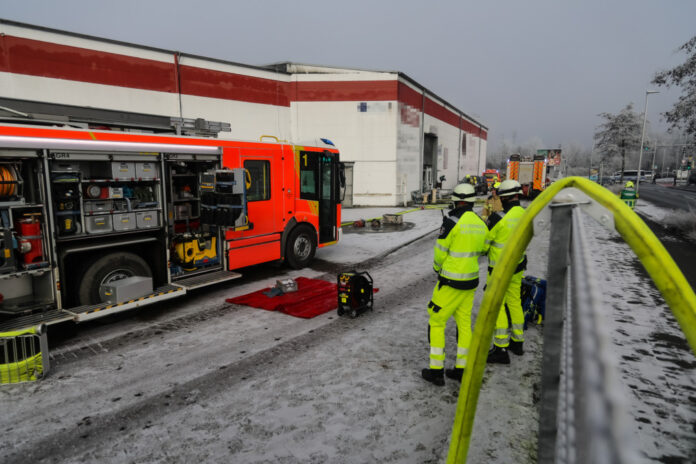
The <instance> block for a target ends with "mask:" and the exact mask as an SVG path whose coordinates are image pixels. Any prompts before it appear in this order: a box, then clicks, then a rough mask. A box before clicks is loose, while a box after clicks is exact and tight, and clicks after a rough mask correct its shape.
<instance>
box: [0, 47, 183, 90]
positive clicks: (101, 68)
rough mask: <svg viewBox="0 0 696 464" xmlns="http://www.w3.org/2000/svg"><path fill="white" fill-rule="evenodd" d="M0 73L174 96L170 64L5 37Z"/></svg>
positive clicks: (1, 49)
mask: <svg viewBox="0 0 696 464" xmlns="http://www.w3.org/2000/svg"><path fill="white" fill-rule="evenodd" d="M0 71H4V72H10V73H16V74H26V75H30V76H41V77H51V78H54V79H66V80H71V81H79V82H91V83H93V84H104V85H115V86H119V87H130V88H136V89H145V90H156V91H159V92H176V73H175V67H174V65H173V64H172V63H164V62H161V61H155V60H146V59H143V58H135V57H132V56H126V55H119V54H116V53H108V52H102V51H98V50H90V49H87V48H79V47H71V46H67V45H60V44H54V43H49V42H42V41H39V40H32V39H25V38H21V37H13V36H8V35H5V36H2V37H0Z"/></svg>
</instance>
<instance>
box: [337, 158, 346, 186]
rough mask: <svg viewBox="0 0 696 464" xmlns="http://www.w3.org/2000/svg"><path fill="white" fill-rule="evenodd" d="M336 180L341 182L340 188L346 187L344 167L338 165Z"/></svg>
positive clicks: (340, 164) (341, 164)
mask: <svg viewBox="0 0 696 464" xmlns="http://www.w3.org/2000/svg"><path fill="white" fill-rule="evenodd" d="M338 179H339V181H340V182H341V187H345V186H346V165H345V164H343V163H338Z"/></svg>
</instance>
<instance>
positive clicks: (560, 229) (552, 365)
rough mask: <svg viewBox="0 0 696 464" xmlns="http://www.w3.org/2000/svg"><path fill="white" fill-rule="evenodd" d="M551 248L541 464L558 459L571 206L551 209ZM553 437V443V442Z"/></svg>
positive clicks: (541, 419)
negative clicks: (559, 394)
mask: <svg viewBox="0 0 696 464" xmlns="http://www.w3.org/2000/svg"><path fill="white" fill-rule="evenodd" d="M552 206H553V207H552V208H551V238H550V244H549V263H548V279H547V286H546V320H545V321H544V352H543V358H542V366H543V369H542V374H541V406H540V408H539V437H538V440H539V442H538V443H539V445H538V455H537V459H538V462H539V463H540V464H552V463H554V462H555V457H556V439H555V437H556V436H557V434H558V424H557V417H558V389H559V383H560V378H561V373H560V360H561V349H562V340H563V318H564V316H565V312H566V306H567V297H566V295H567V286H568V267H569V265H570V240H571V229H572V210H573V206H572V205H562V204H561V205H552ZM551 437H554V439H551Z"/></svg>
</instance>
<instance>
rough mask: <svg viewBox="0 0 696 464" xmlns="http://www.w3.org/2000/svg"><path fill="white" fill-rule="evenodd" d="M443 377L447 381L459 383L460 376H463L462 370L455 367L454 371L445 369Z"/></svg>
mask: <svg viewBox="0 0 696 464" xmlns="http://www.w3.org/2000/svg"><path fill="white" fill-rule="evenodd" d="M445 375H446V376H447V378H449V379H452V380H456V381H457V382H461V381H462V376H463V375H464V368H462V367H455V368H454V369H447V370H446V371H445Z"/></svg>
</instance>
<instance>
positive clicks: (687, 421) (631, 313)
mask: <svg viewBox="0 0 696 464" xmlns="http://www.w3.org/2000/svg"><path fill="white" fill-rule="evenodd" d="M641 204H642V206H640V207H638V208H637V209H638V210H639V212H641V213H645V214H646V215H648V214H650V215H651V216H652V217H655V218H657V217H659V216H660V214H661V212H660V211H657V209H656V208H654V207H653V206H651V205H649V204H647V203H646V202H643V201H642V200H641ZM585 224H586V229H587V234H586V235H587V237H588V239H589V241H590V243H589V244H588V246H589V248H590V249H591V250H601V252H598V253H595V252H593V253H591V254H590V256H591V259H592V261H593V262H594V265H595V266H596V268H595V272H596V275H597V277H598V278H597V281H598V283H599V284H600V286H601V287H600V288H601V289H602V296H603V303H604V308H605V311H606V313H605V316H606V317H605V319H606V321H607V323H608V325H609V330H610V332H611V334H612V338H613V341H614V347H615V354H616V355H617V358H618V360H619V370H620V376H621V379H622V380H623V385H622V388H623V391H624V392H625V393H626V395H625V398H626V400H627V402H628V412H629V414H630V416H631V417H632V418H633V421H632V422H631V426H632V430H631V435H632V436H633V437H634V439H635V441H634V443H635V445H636V451H638V453H639V454H640V456H641V457H642V461H641V462H670V463H687V462H696V426H695V425H694V424H696V358H695V357H694V353H693V352H692V351H691V349H690V347H689V345H688V344H687V342H686V339H685V336H684V334H683V332H682V331H681V329H680V328H679V325H678V323H677V322H676V320H675V318H674V317H673V315H672V313H671V310H670V309H669V307H668V306H667V305H666V303H665V302H664V299H663V297H662V295H661V294H660V292H659V291H658V290H657V289H656V288H655V286H654V284H653V283H652V280H651V279H650V278H649V277H648V275H647V274H646V273H645V272H644V271H643V269H642V268H641V266H640V264H639V262H638V259H637V257H636V256H635V254H634V253H633V251H632V250H631V249H630V247H628V245H626V244H625V243H624V241H623V239H621V237H620V236H619V235H618V234H617V233H616V232H614V231H609V230H607V229H605V228H603V227H601V226H600V225H599V224H598V223H596V222H594V221H591V220H586V221H585Z"/></svg>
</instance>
